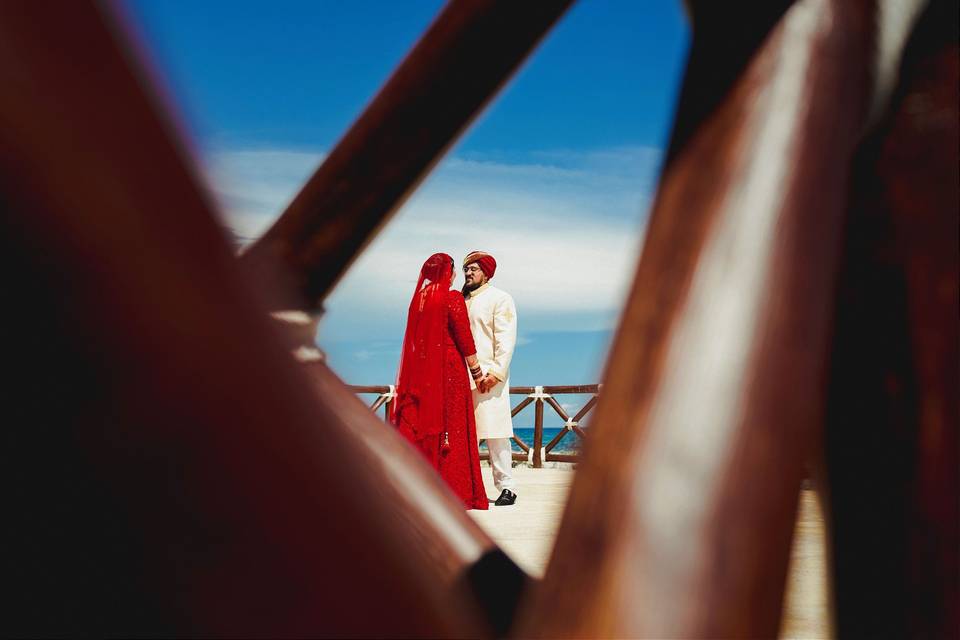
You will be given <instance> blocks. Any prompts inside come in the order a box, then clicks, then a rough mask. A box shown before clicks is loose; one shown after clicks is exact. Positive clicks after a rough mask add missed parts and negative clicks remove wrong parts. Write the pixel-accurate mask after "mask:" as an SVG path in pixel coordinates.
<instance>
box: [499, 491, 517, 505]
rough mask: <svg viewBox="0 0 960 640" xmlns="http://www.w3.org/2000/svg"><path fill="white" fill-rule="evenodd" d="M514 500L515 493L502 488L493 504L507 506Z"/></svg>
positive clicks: (515, 497)
mask: <svg viewBox="0 0 960 640" xmlns="http://www.w3.org/2000/svg"><path fill="white" fill-rule="evenodd" d="M516 501H517V494H515V493H514V492H513V491H510V489H504V490H503V491H502V492H500V497H499V498H497V501H496V502H494V503H493V504H494V505H495V506H498V507H509V506H510V505H512V504H513V503H514V502H516Z"/></svg>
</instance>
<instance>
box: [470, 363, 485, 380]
mask: <svg viewBox="0 0 960 640" xmlns="http://www.w3.org/2000/svg"><path fill="white" fill-rule="evenodd" d="M470 375H471V376H473V379H474V380H479V379H480V378H482V377H483V371H482V370H481V369H480V365H477V366H475V367H471V368H470Z"/></svg>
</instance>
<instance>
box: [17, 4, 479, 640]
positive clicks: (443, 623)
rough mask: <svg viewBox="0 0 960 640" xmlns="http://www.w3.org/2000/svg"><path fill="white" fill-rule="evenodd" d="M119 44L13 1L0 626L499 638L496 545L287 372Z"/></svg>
mask: <svg viewBox="0 0 960 640" xmlns="http://www.w3.org/2000/svg"><path fill="white" fill-rule="evenodd" d="M54 4H55V6H54ZM121 31H122V29H121V27H120V26H119V25H118V24H116V23H115V22H114V21H113V19H112V18H111V17H110V16H109V15H106V14H104V13H102V12H101V11H100V10H99V9H97V8H94V6H93V5H91V4H87V3H83V2H70V3H32V2H31V3H28V2H22V3H4V4H3V5H2V7H0V79H2V81H3V99H2V100H0V123H2V126H0V148H2V149H4V153H2V154H0V210H2V212H3V217H2V219H0V230H2V232H0V254H2V257H3V266H4V271H5V273H7V274H8V275H13V274H15V277H13V278H11V280H10V284H9V286H8V288H7V289H6V295H7V300H8V302H10V303H12V306H8V307H7V311H8V312H7V313H5V314H4V320H3V332H4V335H5V336H6V337H7V342H8V348H7V349H6V350H5V357H4V361H3V368H4V372H5V374H6V375H5V376H4V377H5V378H6V379H7V380H8V381H9V384H7V385H5V386H4V390H3V392H4V400H3V406H4V428H3V430H2V432H3V446H2V447H0V449H2V450H3V451H4V454H5V456H4V458H5V460H4V464H3V465H2V467H3V474H4V475H3V477H4V483H3V484H4V497H5V499H4V522H5V524H4V527H2V529H3V539H2V541H3V544H2V548H3V551H2V553H3V571H2V577H0V580H2V582H3V584H4V587H5V588H4V593H5V594H7V600H6V602H5V606H4V614H3V619H2V620H0V627H2V628H3V629H4V635H13V636H48V635H50V636H52V635H58V636H59V635H87V634H89V635H109V636H127V635H137V636H141V635H164V636H174V635H177V636H233V637H241V636H242V637H259V636H271V637H277V636H279V637H286V636H296V637H304V636H309V637H314V636H337V637H345V636H362V637H371V636H384V637H401V636H418V637H419V636H441V637H451V636H458V637H475V636H477V635H480V636H484V635H486V634H488V633H489V628H488V627H487V626H486V624H485V622H484V619H483V617H482V614H481V613H480V611H479V609H478V608H477V606H476V604H475V602H474V600H473V599H472V597H471V596H470V595H469V594H468V593H467V591H466V590H465V588H464V587H463V584H462V577H463V575H464V572H465V571H466V570H467V569H469V568H470V566H471V564H472V563H474V562H475V561H477V559H478V558H480V557H481V555H482V554H483V553H484V552H486V551H489V550H491V549H492V542H491V541H490V539H489V538H488V537H487V536H486V535H485V534H484V533H483V532H482V531H481V530H480V529H479V528H478V527H477V526H476V525H475V524H474V523H473V522H472V521H471V520H470V519H469V518H467V516H466V514H465V513H464V512H463V509H462V507H461V506H460V505H459V504H458V503H457V501H456V500H455V499H454V498H453V497H452V496H451V495H450V493H449V491H447V490H446V489H445V488H444V487H443V486H442V483H441V481H440V480H439V479H438V478H436V476H435V474H434V473H433V472H432V471H431V470H430V469H429V468H428V467H427V465H426V464H425V463H423V462H422V461H421V459H420V457H419V456H418V455H417V454H416V453H415V452H414V451H413V450H412V449H411V448H410V447H409V446H407V445H406V444H405V443H403V442H402V441H401V439H400V438H399V436H398V435H396V434H395V433H394V432H393V431H391V430H389V429H385V428H383V424H382V423H381V422H380V421H378V420H376V418H375V417H373V416H372V415H371V414H370V413H369V411H368V410H367V409H366V408H365V407H364V406H363V405H362V403H360V402H359V400H357V399H356V398H355V397H353V396H352V394H350V393H349V391H348V390H347V389H346V388H345V386H344V385H343V384H342V383H340V382H339V380H337V379H336V377H335V376H334V375H333V374H332V373H330V372H329V370H327V369H326V368H325V367H323V366H322V365H316V366H313V367H312V368H311V369H309V370H305V369H304V368H302V367H301V366H299V365H298V364H297V363H296V362H295V361H294V360H293V358H292V357H291V356H290V354H289V348H290V346H291V343H292V342H293V341H292V340H290V339H288V338H287V337H286V336H285V335H283V334H282V333H280V332H278V330H277V327H276V325H275V323H274V322H273V321H272V320H271V319H270V318H269V317H268V315H267V312H266V309H267V305H266V304H264V303H263V301H262V300H261V299H259V298H258V297H257V296H256V295H254V294H253V293H252V289H251V287H250V286H249V283H247V282H246V281H244V279H243V278H242V277H241V273H240V270H239V269H238V267H237V263H236V260H235V258H234V256H233V255H232V253H231V251H230V249H229V247H228V244H227V242H226V240H225V238H224V236H223V233H222V231H221V230H220V229H219V227H218V225H217V223H216V221H215V218H214V216H213V214H212V210H211V208H210V206H209V203H208V202H206V200H205V198H204V196H203V194H202V191H201V189H200V188H199V187H198V182H197V180H196V179H195V176H194V174H193V173H192V171H191V169H190V161H189V159H188V157H187V156H186V154H185V153H184V151H183V149H182V146H181V145H180V144H179V143H178V142H177V141H176V138H175V136H174V135H173V134H172V133H171V129H170V127H169V126H168V124H167V121H166V119H165V118H164V116H163V115H161V113H160V112H159V110H158V109H157V107H156V101H155V99H154V98H153V95H152V90H151V88H150V87H149V84H148V82H147V80H146V79H145V76H144V75H143V74H142V73H141V72H140V67H139V66H138V65H137V64H136V63H135V62H132V61H131V60H132V59H131V57H130V49H129V48H128V47H127V46H126V45H125V44H124V41H123V39H122V36H119V35H118V34H119V33H120V32H121ZM308 373H310V375H309V376H308V375H307V374H308ZM318 398H324V400H322V401H321V400H318Z"/></svg>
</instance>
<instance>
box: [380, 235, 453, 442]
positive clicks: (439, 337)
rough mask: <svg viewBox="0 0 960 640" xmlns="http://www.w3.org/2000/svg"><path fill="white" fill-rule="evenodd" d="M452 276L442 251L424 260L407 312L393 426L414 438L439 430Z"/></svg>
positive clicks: (451, 262)
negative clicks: (448, 298) (448, 296)
mask: <svg viewBox="0 0 960 640" xmlns="http://www.w3.org/2000/svg"><path fill="white" fill-rule="evenodd" d="M452 278H453V258H451V257H450V256H448V255H447V254H445V253H435V254H433V255H432V256H430V257H429V258H427V261H426V262H424V263H423V267H422V268H421V269H420V279H419V280H418V281H417V288H416V289H414V292H413V299H411V300H410V308H409V310H408V312H407V330H406V332H405V333H404V337H403V349H402V350H401V351H400V367H399V369H398V371H397V401H396V403H395V404H394V407H395V409H394V413H393V422H394V424H396V425H397V427H398V428H399V429H400V432H401V433H403V434H405V435H408V436H412V437H413V438H414V439H416V440H420V439H422V438H424V437H426V436H430V435H437V434H440V433H443V431H444V426H443V384H444V380H443V362H444V343H445V340H446V329H447V295H449V293H448V292H449V290H450V282H451V280H452Z"/></svg>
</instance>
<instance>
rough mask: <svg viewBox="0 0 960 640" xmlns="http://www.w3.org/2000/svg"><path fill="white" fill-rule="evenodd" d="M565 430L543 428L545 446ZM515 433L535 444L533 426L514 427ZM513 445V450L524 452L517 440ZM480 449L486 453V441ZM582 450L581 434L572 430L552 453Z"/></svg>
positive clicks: (527, 441)
mask: <svg viewBox="0 0 960 640" xmlns="http://www.w3.org/2000/svg"><path fill="white" fill-rule="evenodd" d="M561 431H564V429H563V428H556V427H544V428H543V446H547V444H548V443H549V442H550V441H551V440H553V438H554V437H555V436H556V435H557V434H558V433H560V432H561ZM513 434H514V435H515V436H517V437H518V438H520V439H521V440H523V441H524V442H526V443H527V444H528V445H529V446H531V447H532V446H533V427H514V428H513ZM510 444H511V445H513V450H514V451H515V452H517V453H522V452H523V449H521V448H520V446H519V445H518V444H517V443H516V442H511V443H510ZM480 450H481V451H483V452H484V453H486V451H487V445H486V443H481V444H480ZM579 451H580V436H578V435H577V434H575V433H573V432H572V431H571V432H570V433H568V434H567V435H566V436H564V438H563V440H561V441H560V442H558V443H557V446H556V447H554V448H553V449H552V450H551V452H550V453H578V452H579Z"/></svg>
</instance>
